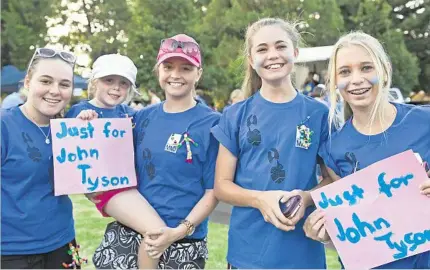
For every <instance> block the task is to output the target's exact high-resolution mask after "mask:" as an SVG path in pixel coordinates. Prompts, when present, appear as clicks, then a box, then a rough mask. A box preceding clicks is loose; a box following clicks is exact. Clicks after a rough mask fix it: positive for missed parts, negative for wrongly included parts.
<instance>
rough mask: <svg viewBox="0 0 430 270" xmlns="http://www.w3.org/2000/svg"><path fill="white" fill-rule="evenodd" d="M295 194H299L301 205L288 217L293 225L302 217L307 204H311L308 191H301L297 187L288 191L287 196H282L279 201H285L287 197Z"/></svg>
mask: <svg viewBox="0 0 430 270" xmlns="http://www.w3.org/2000/svg"><path fill="white" fill-rule="evenodd" d="M295 195H300V197H301V198H302V201H301V206H300V208H299V210H298V211H297V213H296V214H295V215H294V216H292V217H289V218H288V219H289V220H290V221H291V223H292V224H293V225H296V224H297V223H298V222H299V221H300V220H301V219H302V217H303V216H304V215H305V212H306V208H308V206H310V205H311V204H312V198H311V195H310V193H309V192H308V191H303V190H299V189H296V190H293V191H291V192H289V194H288V196H284V197H283V198H282V199H281V202H282V203H286V202H287V201H288V199H289V198H291V197H293V196H295Z"/></svg>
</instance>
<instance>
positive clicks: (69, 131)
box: [55, 122, 94, 139]
mask: <svg viewBox="0 0 430 270" xmlns="http://www.w3.org/2000/svg"><path fill="white" fill-rule="evenodd" d="M60 126H61V132H57V133H56V134H55V135H56V136H57V138H58V139H63V138H65V137H67V136H70V137H78V136H79V138H81V139H87V138H93V137H94V126H93V125H91V123H90V122H88V123H87V126H86V127H81V128H78V127H75V126H72V127H67V124H66V123H65V122H61V123H60Z"/></svg>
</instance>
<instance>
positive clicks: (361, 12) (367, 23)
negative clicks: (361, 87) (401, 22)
mask: <svg viewBox="0 0 430 270" xmlns="http://www.w3.org/2000/svg"><path fill="white" fill-rule="evenodd" d="M391 11H392V7H391V6H390V5H389V4H388V3H387V1H386V0H363V1H361V3H360V5H359V8H358V11H357V14H356V15H355V16H352V17H351V21H352V22H354V23H355V26H356V29H360V30H363V31H364V32H365V33H367V34H370V35H372V36H373V37H375V38H377V39H378V40H379V41H380V42H381V43H382V44H383V45H384V47H385V49H386V51H387V53H388V55H389V56H390V58H391V63H392V68H393V85H394V86H397V87H399V88H400V89H401V90H402V91H403V92H404V93H405V94H407V93H409V91H411V90H412V89H413V87H414V86H415V85H417V84H418V74H419V72H420V69H419V66H418V60H417V57H416V56H415V55H413V54H412V53H410V52H409V51H408V49H407V47H406V44H405V41H404V38H403V34H402V33H400V32H399V31H397V30H396V29H395V28H394V27H393V23H392V18H391Z"/></svg>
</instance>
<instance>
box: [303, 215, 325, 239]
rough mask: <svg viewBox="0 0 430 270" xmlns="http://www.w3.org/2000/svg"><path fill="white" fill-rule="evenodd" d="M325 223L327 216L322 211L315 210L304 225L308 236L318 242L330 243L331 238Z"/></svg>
mask: <svg viewBox="0 0 430 270" xmlns="http://www.w3.org/2000/svg"><path fill="white" fill-rule="evenodd" d="M324 223H325V216H324V212H323V211H322V210H315V211H314V212H312V214H310V215H309V216H308V218H307V219H306V221H305V224H304V225H303V230H304V231H305V234H306V236H307V237H309V238H310V239H313V240H316V241H318V242H328V241H330V236H329V235H328V233H327V230H326V228H325V225H324Z"/></svg>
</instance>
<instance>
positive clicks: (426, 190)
mask: <svg viewBox="0 0 430 270" xmlns="http://www.w3.org/2000/svg"><path fill="white" fill-rule="evenodd" d="M427 175H428V177H429V178H430V170H428V172H427ZM420 191H421V194H423V195H426V196H428V197H430V179H427V180H426V181H424V183H422V184H421V186H420Z"/></svg>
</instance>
